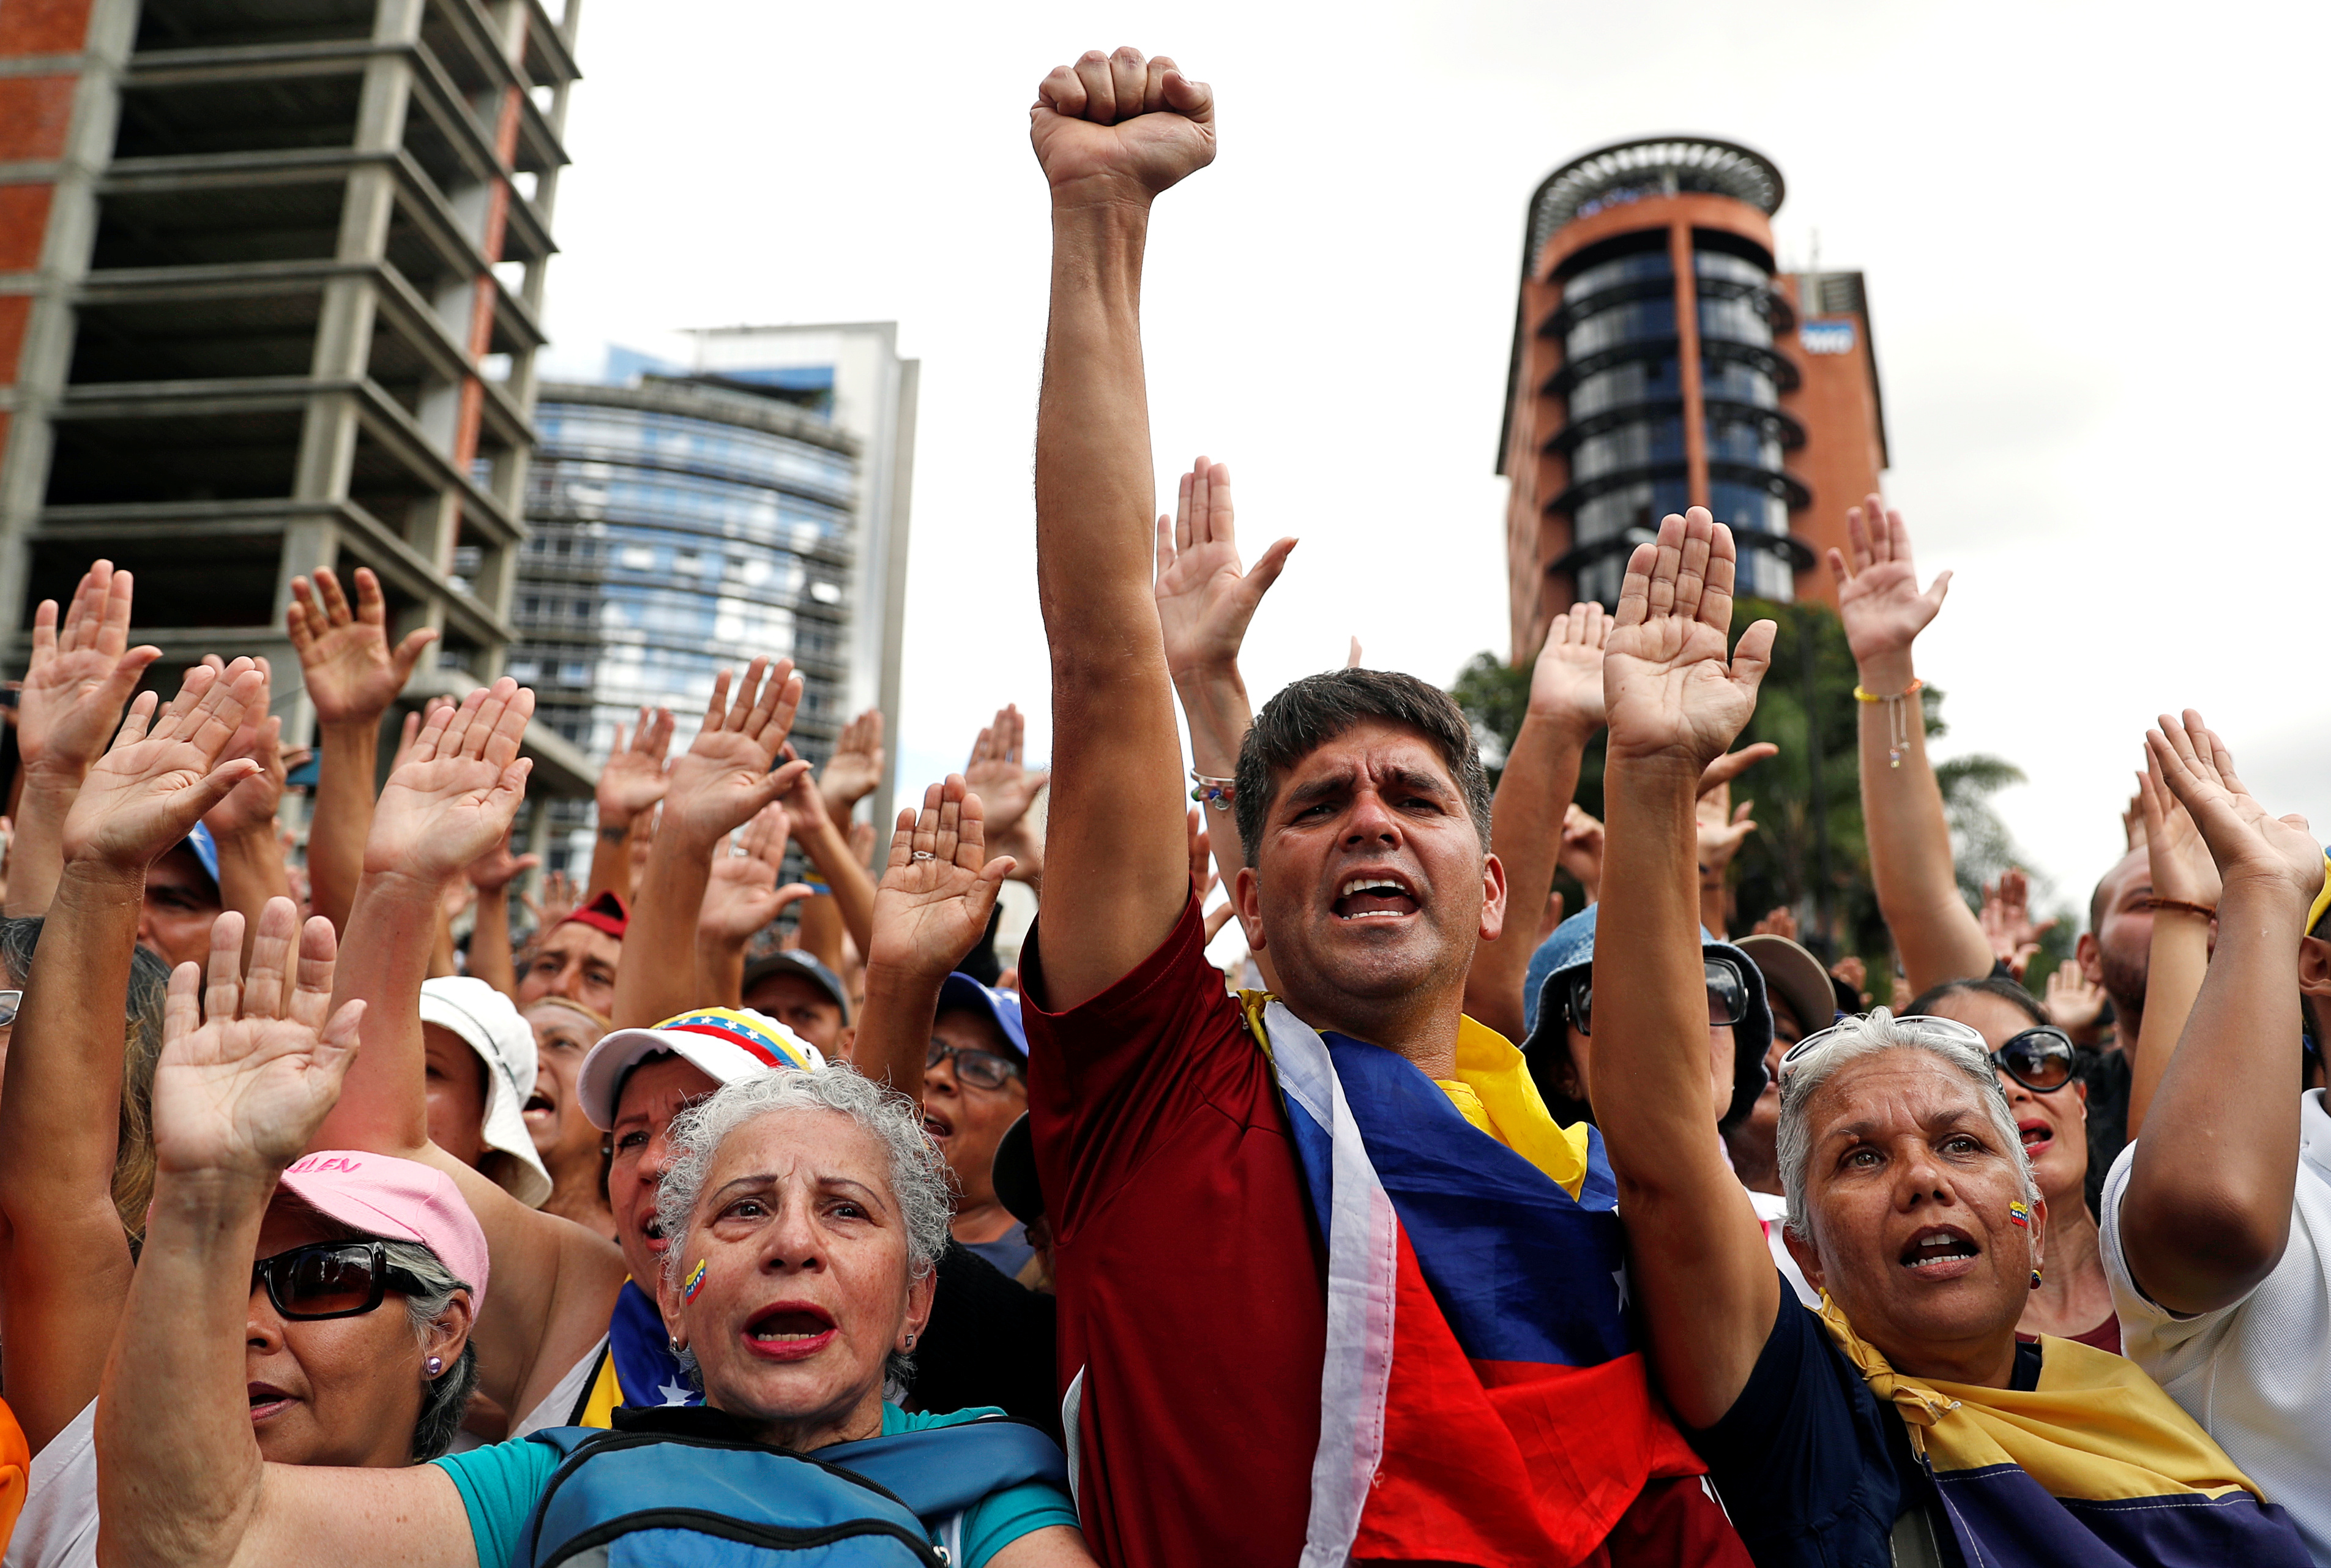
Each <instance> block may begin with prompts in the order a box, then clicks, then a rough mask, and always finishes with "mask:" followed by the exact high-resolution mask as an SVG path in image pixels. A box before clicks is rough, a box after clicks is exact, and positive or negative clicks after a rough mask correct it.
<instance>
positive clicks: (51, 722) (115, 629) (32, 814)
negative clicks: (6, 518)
mask: <svg viewBox="0 0 2331 1568" xmlns="http://www.w3.org/2000/svg"><path fill="white" fill-rule="evenodd" d="M133 587H134V582H133V579H132V578H131V576H130V575H129V574H128V572H117V571H115V570H114V569H113V564H112V563H111V562H109V561H99V562H96V563H95V564H94V565H91V566H90V569H89V570H88V571H87V572H86V573H84V574H83V575H82V576H81V583H80V584H79V586H77V587H76V588H75V589H74V590H73V596H72V603H71V607H70V609H69V610H68V611H67V612H66V613H65V614H64V616H63V618H62V624H60V622H59V617H58V613H57V605H56V601H55V600H53V599H43V600H42V601H41V604H40V608H39V609H37V610H35V611H34V612H33V649H32V657H31V660H30V661H29V662H28V663H27V664H26V666H25V670H24V680H23V681H22V683H21V684H20V686H19V688H18V690H17V694H16V746H17V753H18V755H19V756H20V757H21V758H22V760H23V764H24V791H23V798H22V802H21V803H20V804H19V806H18V808H17V813H16V822H17V834H16V841H15V843H14V845H13V846H12V850H13V851H14V852H13V854H12V856H11V864H10V867H9V876H8V893H7V912H8V913H9V914H11V915H38V914H40V913H41V912H42V911H43V910H44V909H46V908H48V907H49V899H50V898H51V897H52V895H53V894H54V893H55V891H56V886H57V876H58V872H59V870H60V869H61V866H62V851H60V850H59V848H58V834H59V833H60V832H62V828H63V824H64V819H65V815H66V813H69V812H71V810H72V805H73V795H74V792H75V791H77V790H79V789H80V787H81V776H82V775H83V774H86V773H88V772H89V769H90V765H91V764H92V763H93V762H95V761H96V760H97V757H98V755H99V754H100V752H102V751H103V750H104V749H105V745H106V740H107V738H108V737H109V736H111V735H112V734H113V731H114V728H115V727H116V726H117V725H119V723H120V722H121V705H122V704H123V703H125V702H127V701H128V700H129V694H130V693H131V692H132V691H133V690H135V689H137V686H138V679H139V678H140V677H142V676H143V675H144V674H145V673H146V670H147V666H149V665H151V664H152V663H153V662H154V660H157V659H159V658H160V657H161V656H162V651H161V650H160V649H158V648H154V647H150V646H140V647H137V648H132V647H130V646H129V645H128V643H129V612H130V604H131V601H132V598H133V592H132V591H133Z"/></svg>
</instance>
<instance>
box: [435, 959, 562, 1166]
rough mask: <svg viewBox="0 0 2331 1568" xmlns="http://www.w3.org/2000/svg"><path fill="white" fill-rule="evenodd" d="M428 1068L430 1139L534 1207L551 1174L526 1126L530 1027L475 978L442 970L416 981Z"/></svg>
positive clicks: (531, 1042)
mask: <svg viewBox="0 0 2331 1568" xmlns="http://www.w3.org/2000/svg"><path fill="white" fill-rule="evenodd" d="M421 1037H422V1042H423V1049H424V1050H426V1052H427V1060H428V1074H429V1141H430V1142H431V1143H433V1144H435V1145H437V1146H438V1147H439V1148H441V1149H443V1150H444V1151H445V1152H446V1153H447V1154H449V1155H452V1156H453V1157H454V1158H455V1159H457V1160H460V1161H461V1163H462V1164H466V1165H470V1166H471V1167H473V1168H474V1169H477V1170H479V1171H482V1172H484V1173H485V1174H486V1175H488V1176H490V1177H491V1178H492V1180H493V1182H494V1183H495V1185H497V1186H499V1187H500V1188H501V1190H502V1191H503V1192H505V1193H509V1195H510V1196H511V1197H513V1198H516V1199H517V1200H518V1201H519V1202H521V1203H524V1204H525V1205H526V1206H527V1207H528V1208H529V1209H538V1208H540V1207H541V1206H542V1204H543V1202H544V1201H545V1200H546V1199H547V1198H548V1197H549V1196H550V1188H551V1181H550V1173H549V1171H548V1170H547V1169H546V1168H544V1166H543V1164H542V1156H541V1155H539V1154H538V1153H536V1152H535V1147H534V1137H533V1135H532V1134H531V1133H530V1132H529V1131H528V1128H527V1125H526V1102H527V1098H528V1096H529V1095H531V1094H532V1093H533V1092H534V1076H535V1065H536V1064H535V1045H534V1031H533V1029H532V1028H530V1027H529V1026H528V1023H527V1022H526V1020H525V1019H524V1018H522V1017H520V1016H519V1011H518V1009H517V1008H515V1007H513V1006H511V1005H510V1001H509V997H507V996H504V995H503V994H502V993H500V992H499V991H496V990H495V989H494V988H493V987H492V986H490V985H489V984H486V983H485V982H484V981H482V980H473V979H471V978H470V977H469V976H467V975H445V976H442V977H440V978H438V979H435V980H431V981H428V982H426V983H424V984H423V985H422V987H421Z"/></svg>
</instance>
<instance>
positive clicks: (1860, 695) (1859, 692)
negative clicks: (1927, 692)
mask: <svg viewBox="0 0 2331 1568" xmlns="http://www.w3.org/2000/svg"><path fill="white" fill-rule="evenodd" d="M1926 684H1927V683H1926V682H1925V681H1923V680H1913V681H1912V682H1910V684H1909V685H1908V686H1906V687H1904V688H1903V689H1901V690H1899V691H1897V692H1895V693H1893V694H1892V695H1891V696H1887V697H1880V696H1879V694H1878V693H1877V692H1874V691H1865V690H1863V689H1861V688H1860V687H1859V686H1857V687H1855V688H1854V689H1853V700H1854V701H1856V702H1899V701H1901V700H1902V698H1906V697H1908V696H1910V695H1911V694H1912V693H1913V692H1916V691H1917V690H1918V689H1920V688H1922V687H1924V686H1925V685H1926Z"/></svg>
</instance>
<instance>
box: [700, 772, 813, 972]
mask: <svg viewBox="0 0 2331 1568" xmlns="http://www.w3.org/2000/svg"><path fill="white" fill-rule="evenodd" d="M785 821H786V818H785V807H784V806H782V805H766V806H763V807H762V808H761V809H760V810H759V811H758V812H756V813H754V815H753V820H752V821H751V822H747V823H746V824H745V831H744V832H741V833H739V834H737V836H736V838H735V839H734V841H730V842H728V843H725V844H723V845H722V846H721V847H720V848H719V849H718V850H717V851H714V852H713V856H712V876H711V880H710V881H709V882H708V883H706V885H705V889H704V907H703V908H702V909H701V910H700V911H699V913H698V915H697V917H696V989H697V994H698V995H699V997H700V998H701V999H702V1002H703V1003H704V1004H706V1005H711V1004H714V1003H718V1005H719V1006H722V1007H742V1006H743V1005H744V1004H745V1003H744V989H745V948H746V946H747V944H748V943H750V942H751V941H752V939H753V934H754V933H755V932H756V931H759V930H760V929H762V928H763V927H766V926H767V925H768V923H769V922H770V921H772V920H774V919H775V918H776V917H778V915H780V914H781V913H783V912H784V910H785V907H786V906H787V905H789V904H794V903H797V902H799V901H800V900H802V899H804V898H808V897H809V896H810V894H811V891H812V889H811V888H810V886H809V884H808V883H806V882H788V883H786V884H785V886H784V887H782V888H780V887H779V886H777V877H778V874H779V872H780V871H781V870H783V868H784V866H785V837H786V835H785Z"/></svg>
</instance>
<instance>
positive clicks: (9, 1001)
mask: <svg viewBox="0 0 2331 1568" xmlns="http://www.w3.org/2000/svg"><path fill="white" fill-rule="evenodd" d="M22 1006H24V993H23V992H21V991H0V1029H5V1028H7V1027H8V1026H9V1025H10V1024H12V1023H14V1022H16V1010H17V1009H18V1008H20V1007H22Z"/></svg>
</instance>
